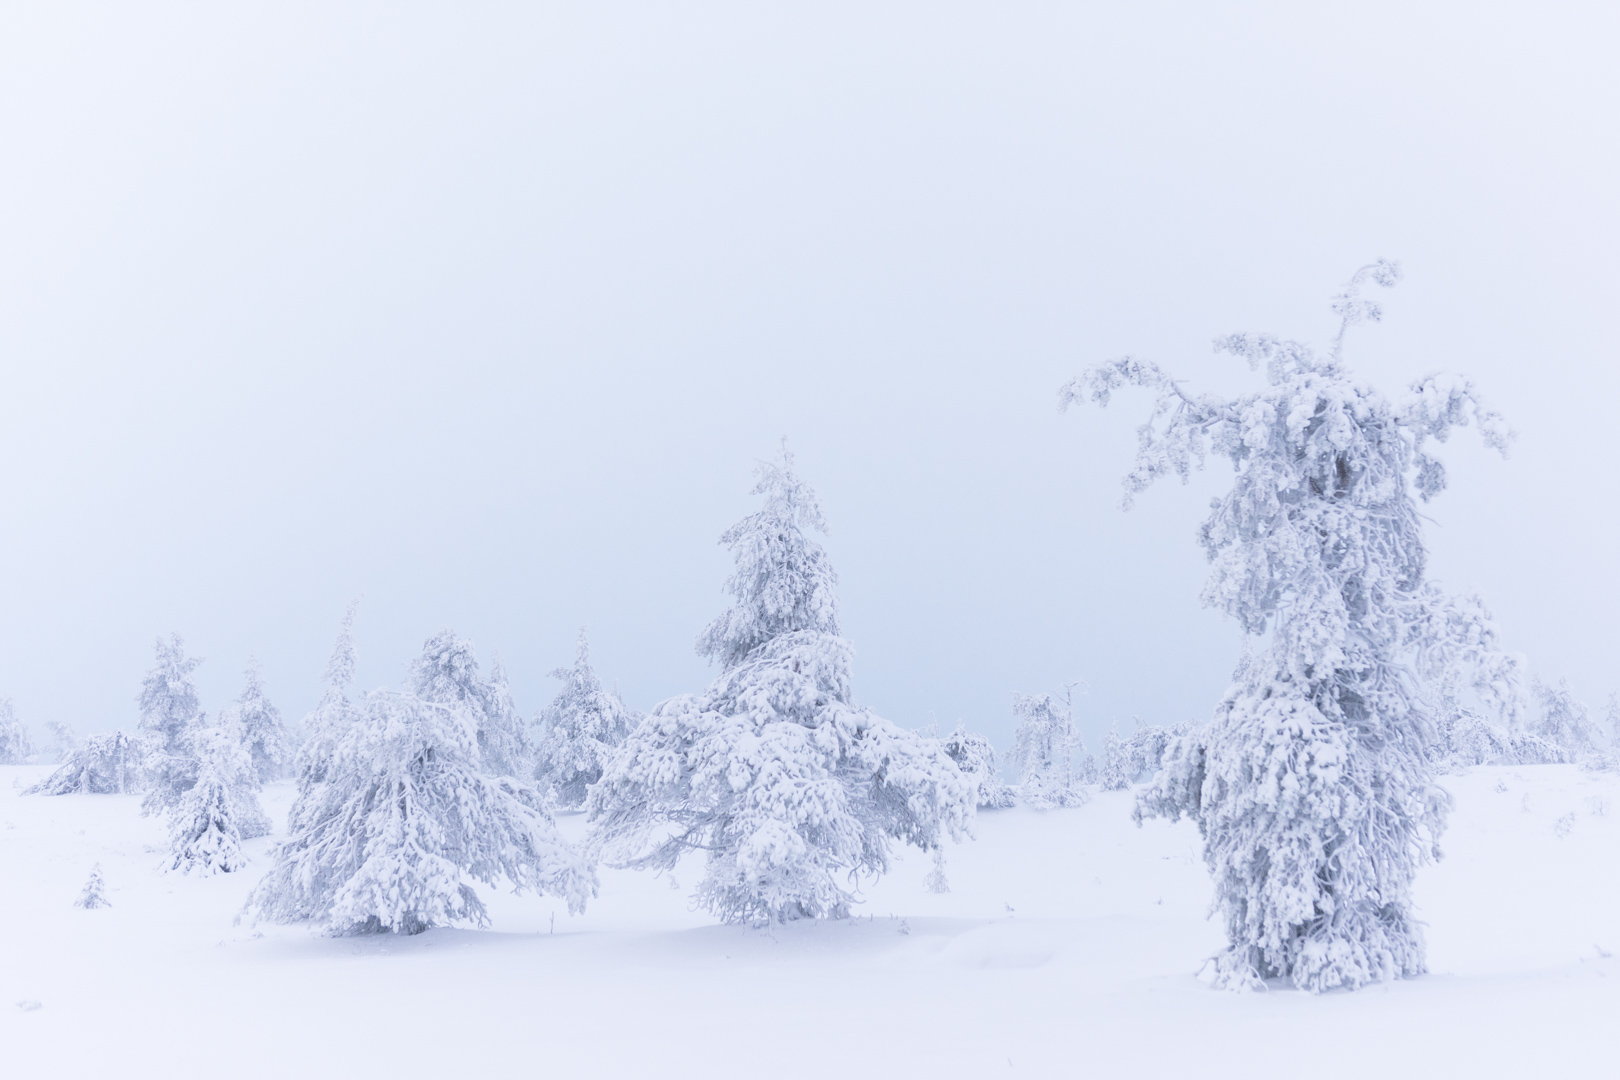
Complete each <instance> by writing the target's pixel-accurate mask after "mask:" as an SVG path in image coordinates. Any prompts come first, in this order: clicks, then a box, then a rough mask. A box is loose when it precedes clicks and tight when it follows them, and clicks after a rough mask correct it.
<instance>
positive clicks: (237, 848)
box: [167, 725, 270, 874]
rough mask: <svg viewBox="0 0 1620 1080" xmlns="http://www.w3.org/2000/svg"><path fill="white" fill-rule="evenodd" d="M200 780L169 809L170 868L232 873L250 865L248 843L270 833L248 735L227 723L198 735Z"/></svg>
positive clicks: (193, 738) (194, 741)
mask: <svg viewBox="0 0 1620 1080" xmlns="http://www.w3.org/2000/svg"><path fill="white" fill-rule="evenodd" d="M191 741H192V746H193V750H194V753H195V757H196V762H197V779H196V782H195V783H193V784H192V785H191V787H190V788H188V789H186V791H185V792H184V793H182V794H181V795H180V796H179V798H178V799H177V800H176V801H175V803H174V806H173V808H172V809H171V810H170V811H169V860H168V865H167V868H168V869H170V870H179V871H181V872H182V873H186V874H190V873H201V874H229V873H233V872H235V871H237V870H240V869H242V867H244V866H246V865H247V856H245V855H244V854H243V853H242V841H243V840H251V839H253V838H254V837H256V836H264V835H266V834H268V833H269V832H270V820H269V819H268V818H267V817H265V814H264V811H263V810H262V809H261V808H260V807H259V800H258V798H257V797H256V796H255V795H254V791H255V790H256V789H257V787H258V774H257V772H256V771H255V769H254V767H253V759H252V757H251V756H250V755H249V753H248V751H247V750H245V749H244V748H243V746H242V736H241V733H240V732H238V731H234V730H232V729H230V728H228V727H225V726H224V725H221V726H220V727H213V728H204V729H202V730H201V731H196V732H193V733H192V736H191Z"/></svg>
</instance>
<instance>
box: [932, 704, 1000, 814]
mask: <svg viewBox="0 0 1620 1080" xmlns="http://www.w3.org/2000/svg"><path fill="white" fill-rule="evenodd" d="M943 745H944V747H945V754H946V756H948V757H949V758H950V759H951V760H952V761H954V762H956V767H957V769H958V770H960V771H961V773H962V775H963V776H965V777H967V780H968V783H969V784H971V785H973V801H974V802H975V803H976V804H977V805H978V806H979V807H980V808H981V809H990V810H1004V809H1006V808H1007V807H1009V806H1011V805H1013V803H1014V802H1016V801H1017V800H1016V799H1015V797H1014V795H1013V789H1012V788H1011V787H1009V786H1008V785H1007V784H1006V783H1004V782H1003V781H1002V779H1001V770H1000V769H999V768H998V767H997V766H996V749H995V747H994V746H992V745H990V740H989V739H987V738H985V737H984V736H983V735H979V734H976V733H974V732H971V731H969V730H968V729H967V727H966V725H964V724H961V723H958V724H957V725H956V730H955V731H953V732H951V733H950V734H949V735H947V736H946V737H945V742H944V744H943Z"/></svg>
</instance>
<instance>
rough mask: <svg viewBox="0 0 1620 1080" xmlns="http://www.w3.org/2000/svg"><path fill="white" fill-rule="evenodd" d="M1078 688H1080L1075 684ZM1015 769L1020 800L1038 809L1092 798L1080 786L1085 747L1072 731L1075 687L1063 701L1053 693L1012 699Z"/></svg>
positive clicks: (1077, 802)
mask: <svg viewBox="0 0 1620 1080" xmlns="http://www.w3.org/2000/svg"><path fill="white" fill-rule="evenodd" d="M1076 685H1078V684H1076ZM1013 715H1014V716H1016V717H1018V730H1017V731H1016V732H1015V733H1014V735H1013V765H1014V767H1015V768H1017V770H1018V799H1019V801H1020V802H1022V803H1023V804H1024V805H1025V806H1028V807H1032V808H1034V809H1036V810H1050V809H1054V808H1057V807H1065V806H1082V805H1084V804H1085V803H1086V802H1088V801H1089V800H1090V799H1091V795H1090V794H1089V793H1088V792H1087V791H1086V789H1085V788H1084V787H1083V786H1082V783H1081V778H1080V770H1079V769H1077V768H1076V767H1075V758H1076V757H1077V756H1084V755H1085V753H1086V747H1085V744H1084V743H1083V742H1081V740H1080V733H1079V732H1078V731H1076V730H1075V728H1074V686H1073V685H1071V686H1066V687H1064V689H1063V696H1062V697H1061V698H1056V697H1053V696H1052V695H1051V694H1036V695H1034V696H1029V695H1026V694H1016V693H1015V694H1013Z"/></svg>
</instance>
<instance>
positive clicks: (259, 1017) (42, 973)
mask: <svg viewBox="0 0 1620 1080" xmlns="http://www.w3.org/2000/svg"><path fill="white" fill-rule="evenodd" d="M46 771H48V770H45V769H40V768H27V767H0V925H3V926H4V927H5V928H6V930H5V933H4V935H3V936H0V1062H3V1065H4V1069H3V1073H0V1075H5V1076H8V1077H9V1076H15V1077H25V1076H28V1077H35V1076H39V1077H43V1076H68V1075H73V1076H93V1075H108V1076H111V1075H119V1076H131V1075H133V1076H156V1075H163V1076H175V1077H180V1076H189V1075H196V1076H202V1075H208V1076H216V1075H228V1076H230V1077H233V1078H234V1077H257V1076H276V1077H324V1076H348V1077H356V1078H359V1077H369V1076H392V1077H401V1076H438V1077H501V1076H519V1075H551V1076H568V1075H589V1076H596V1077H652V1076H657V1077H679V1076H703V1077H730V1076H748V1077H784V1076H789V1077H796V1076H817V1077H863V1076H886V1077H910V1076H918V1077H937V1076H971V1077H976V1078H982V1077H994V1076H1017V1075H1036V1076H1106V1077H1113V1076H1120V1077H1124V1076H1200V1077H1220V1076H1244V1077H1253V1076H1292V1075H1309V1076H1311V1077H1312V1078H1313V1080H1314V1078H1319V1077H1332V1076H1369V1075H1379V1076H1418V1075H1424V1076H1429V1077H1435V1076H1468V1077H1471V1078H1477V1077H1493V1076H1522V1077H1551V1076H1576V1075H1581V1076H1586V1075H1591V1076H1596V1075H1606V1074H1607V1071H1608V1068H1609V1067H1611V1065H1612V1062H1613V1061H1614V1060H1615V1051H1614V1036H1613V1030H1612V1025H1613V1022H1614V1018H1615V1017H1617V1016H1620V958H1616V957H1615V956H1612V955H1609V954H1611V953H1620V903H1617V902H1616V900H1615V897H1616V894H1617V891H1620V889H1617V886H1620V778H1616V777H1613V776H1602V775H1600V776H1593V775H1588V774H1585V773H1582V772H1581V771H1580V770H1579V769H1577V768H1575V767H1573V766H1557V765H1544V766H1521V767H1504V768H1476V769H1473V770H1471V771H1470V772H1468V773H1467V774H1465V775H1462V776H1453V777H1447V778H1445V779H1444V780H1443V783H1444V784H1445V785H1446V786H1447V787H1448V788H1449V789H1450V790H1451V791H1452V792H1453V794H1454V795H1455V797H1456V810H1455V813H1454V815H1453V817H1452V819H1451V827H1450V829H1449V830H1448V832H1447V834H1446V837H1445V849H1446V858H1445V860H1444V861H1443V862H1442V863H1440V864H1439V865H1438V866H1431V867H1427V868H1425V869H1424V870H1422V871H1421V872H1420V873H1419V875H1418V880H1417V888H1416V897H1415V899H1416V903H1417V908H1418V914H1419V915H1420V917H1422V918H1423V919H1425V920H1427V922H1428V924H1429V929H1428V934H1429V961H1430V967H1431V971H1432V972H1433V973H1432V974H1431V975H1429V976H1426V977H1424V978H1420V979H1416V980H1409V981H1404V982H1398V983H1393V984H1384V985H1378V986H1374V987H1372V988H1370V989H1364V990H1361V991H1358V992H1356V993H1330V994H1324V995H1321V996H1317V997H1313V996H1311V995H1309V994H1305V993H1301V992H1298V991H1295V990H1293V989H1289V988H1286V987H1284V986H1281V985H1279V986H1278V987H1277V988H1275V989H1274V990H1272V991H1271V992H1268V993H1264V994H1234V993H1224V992H1219V991H1214V990H1210V989H1208V988H1207V987H1206V986H1205V985H1203V984H1202V983H1200V982H1199V981H1198V980H1197V979H1196V978H1195V974H1194V973H1195V971H1196V969H1197V968H1198V966H1199V964H1200V962H1201V960H1202V959H1203V958H1204V957H1206V956H1208V955H1210V954H1211V953H1213V952H1214V951H1215V950H1216V949H1218V948H1219V947H1220V946H1221V945H1222V944H1223V942H1222V940H1221V934H1220V931H1219V927H1218V926H1217V924H1216V923H1214V922H1211V921H1208V920H1206V918H1205V913H1206V909H1207V907H1208V904H1209V898H1210V886H1209V879H1208V876H1207V874H1206V872H1205V870H1204V867H1203V863H1202V861H1201V859H1200V858H1199V842H1198V835H1197V832H1196V830H1195V829H1194V828H1193V827H1192V826H1191V825H1188V824H1185V823H1183V824H1180V825H1176V826H1169V825H1165V824H1163V823H1162V822H1151V821H1150V822H1149V823H1148V824H1147V825H1146V826H1145V827H1144V828H1142V829H1137V828H1136V827H1135V826H1133V825H1132V824H1131V822H1130V819H1129V807H1130V797H1131V796H1130V793H1128V792H1103V793H1100V794H1098V795H1097V796H1096V797H1095V798H1094V799H1093V800H1092V801H1091V802H1090V803H1088V804H1087V805H1085V806H1082V807H1079V808H1076V809H1070V810H1053V811H1047V812H1044V813H1037V812H1032V811H1026V810H1006V811H991V812H983V813H981V814H980V816H979V819H978V822H977V825H976V832H977V835H978V839H977V840H975V841H971V842H969V843H966V844H963V845H959V846H955V847H952V848H951V849H950V862H949V865H948V868H947V872H948V874H949V877H950V881H951V886H952V889H953V891H952V892H951V893H949V894H945V895H934V894H931V893H929V892H928V891H927V890H926V889H925V888H924V885H923V879H924V877H925V876H926V875H927V873H928V871H929V870H930V869H931V863H930V860H929V858H928V856H927V855H926V854H924V853H919V852H913V851H907V852H906V853H905V854H904V856H903V859H902V861H901V862H900V864H899V865H898V867H897V869H896V870H895V872H894V873H893V874H891V875H890V876H889V877H888V878H886V879H884V880H883V881H882V882H880V883H878V884H877V885H876V886H871V887H868V888H867V890H866V892H865V898H864V901H863V902H862V903H861V904H860V905H859V906H858V908H857V910H858V911H859V912H860V917H859V918H857V919H851V920H845V921H839V922H831V923H821V924H809V923H802V924H796V925H790V926H787V927H785V928H782V927H779V928H776V929H774V930H770V931H762V930H747V929H740V928H736V927H723V926H717V925H715V924H714V921H713V919H712V918H711V917H710V916H708V915H707V914H704V913H702V912H699V911H695V910H694V909H693V907H692V904H691V902H690V900H689V892H690V888H691V886H692V885H693V884H695V883H696V881H697V878H698V873H699V870H700V868H699V867H698V866H696V865H693V866H691V867H689V868H688V867H684V866H683V867H682V869H681V871H680V872H679V873H677V875H676V876H677V879H678V880H679V882H680V886H681V887H680V888H679V889H673V888H671V885H670V882H669V879H668V878H667V877H666V878H657V877H654V876H652V875H648V874H633V873H628V872H619V871H612V870H604V871H603V872H602V889H601V895H600V897H599V898H598V899H597V900H595V901H593V902H592V903H591V905H590V908H589V910H588V911H587V912H586V914H584V915H583V916H578V917H573V918H570V917H569V916H568V915H567V912H566V908H565V907H564V905H563V903H562V902H561V901H554V900H549V899H537V898H535V897H533V896H524V897H513V896H511V895H508V894H505V893H500V894H497V893H494V892H492V891H490V890H484V891H483V892H484V896H485V899H486V901H487V902H488V903H489V908H490V914H491V917H492V921H493V929H491V930H488V931H471V930H433V931H429V932H427V933H424V934H421V935H419V936H416V937H410V938H400V937H392V936H376V937H362V938H328V937H320V936H317V935H314V934H312V933H311V932H310V931H308V930H307V929H305V928H302V927H297V926H294V927H284V926H272V925H267V924H261V925H259V926H258V927H253V926H249V925H245V924H244V925H241V926H237V925H233V919H234V917H235V915H236V913H237V911H238V910H239V909H240V907H241V904H242V900H243V898H244V897H245V895H246V894H247V891H248V889H249V888H250V887H251V886H252V885H253V883H254V882H256V881H257V880H258V878H259V876H260V875H261V874H263V873H264V871H265V870H266V869H267V867H268V861H267V860H266V858H265V852H266V850H267V849H268V847H269V845H270V844H271V843H273V842H274V840H275V839H276V837H268V838H263V839H259V840H253V841H249V842H247V843H246V844H244V849H245V850H246V852H247V853H248V854H249V855H250V856H251V857H252V859H253V861H252V862H251V863H250V864H249V866H248V868H247V870H246V871H244V872H241V873H236V874H222V875H219V876H216V877H208V878H197V877H186V876H182V875H178V874H164V873H161V872H160V871H159V870H158V865H159V863H160V862H161V861H162V858H163V848H164V845H165V843H166V837H165V835H164V831H163V824H162V822H161V820H159V819H156V818H143V817H141V816H140V813H139V802H140V800H139V797H138V796H121V795H68V796H59V797H46V796H22V795H21V794H20V790H21V789H22V788H23V787H26V786H27V785H29V784H31V783H33V782H35V781H36V780H38V779H39V778H40V777H42V776H43V775H44V774H45V772H46ZM291 795H292V789H291V787H290V785H288V784H278V785H273V786H272V787H271V788H269V789H268V790H267V791H266V792H265V800H264V801H265V808H266V810H268V811H269V812H270V814H271V816H272V818H273V819H274V820H276V821H277V823H278V825H279V824H280V823H282V822H284V820H285V814H286V809H287V804H288V802H289V801H290V799H291ZM560 822H561V825H562V828H563V831H564V832H565V833H566V834H568V835H569V836H571V837H573V838H576V839H577V838H578V837H579V836H580V835H581V834H582V832H583V826H584V822H583V819H582V818H580V817H578V816H563V817H562V818H560ZM96 863H100V864H101V867H102V871H103V874H104V875H105V879H106V887H107V898H108V899H109V900H110V901H111V905H112V906H110V907H107V908H103V909H100V910H93V911H86V910H82V909H80V908H76V907H74V903H73V902H74V899H75V898H76V897H77V896H78V895H79V893H80V892H81V891H82V889H83V887H84V884H85V880H86V878H87V877H88V875H89V874H90V871H91V867H92V866H93V865H94V864H96ZM553 917H555V926H556V929H555V933H552V932H551V925H552V919H553ZM35 1002H37V1003H38V1007H37V1008H36V1007H33V1004H34V1003H35Z"/></svg>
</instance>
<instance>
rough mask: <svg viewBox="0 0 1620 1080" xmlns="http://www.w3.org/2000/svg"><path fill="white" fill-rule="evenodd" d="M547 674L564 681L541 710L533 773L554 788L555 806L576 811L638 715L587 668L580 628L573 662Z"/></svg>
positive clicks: (545, 785)
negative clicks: (540, 732)
mask: <svg viewBox="0 0 1620 1080" xmlns="http://www.w3.org/2000/svg"><path fill="white" fill-rule="evenodd" d="M551 677H552V678H554V679H561V680H562V682H563V686H562V689H561V690H559V691H558V692H557V696H556V697H555V698H553V699H552V702H551V704H550V705H548V706H546V708H545V710H544V711H542V712H541V714H540V727H541V730H542V732H543V734H542V735H541V736H540V740H539V745H538V747H537V748H536V752H535V761H536V764H535V769H534V778H535V781H536V782H537V783H539V784H540V785H541V787H542V789H549V790H550V791H552V792H553V793H555V796H556V799H557V805H558V806H561V807H565V808H567V809H570V810H577V809H578V808H579V807H581V806H583V805H585V789H586V788H588V787H590V786H591V785H592V784H594V783H596V782H597V781H598V780H600V779H601V778H602V769H603V767H604V766H605V765H606V764H607V760H608V758H610V757H611V756H612V755H613V751H614V750H616V749H617V748H618V747H619V745H620V744H622V743H623V742H624V740H625V739H627V738H629V737H630V732H631V731H633V730H635V727H636V725H637V724H638V723H640V722H641V714H640V713H638V712H636V711H634V710H632V709H631V708H630V707H629V706H627V705H626V704H625V703H624V702H623V701H622V700H621V699H620V698H619V695H618V694H616V693H614V692H613V691H611V690H608V689H606V688H604V687H603V686H602V682H601V680H600V679H598V678H597V677H596V672H595V671H594V670H592V668H591V658H590V647H589V646H588V645H587V644H586V642H585V631H584V629H583V628H582V629H581V630H580V632H579V646H578V649H577V651H576V652H575V654H574V664H573V666H572V667H565V668H557V669H556V670H555V671H553V672H552V673H551Z"/></svg>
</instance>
